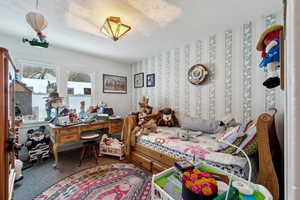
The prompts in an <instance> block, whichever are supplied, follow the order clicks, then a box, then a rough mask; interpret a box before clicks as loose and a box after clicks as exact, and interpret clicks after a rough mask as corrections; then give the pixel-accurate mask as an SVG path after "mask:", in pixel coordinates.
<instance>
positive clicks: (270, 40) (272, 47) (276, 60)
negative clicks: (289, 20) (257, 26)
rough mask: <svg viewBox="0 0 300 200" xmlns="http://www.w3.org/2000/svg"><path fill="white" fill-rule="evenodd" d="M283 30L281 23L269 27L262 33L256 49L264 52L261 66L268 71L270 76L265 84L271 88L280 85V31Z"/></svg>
mask: <svg viewBox="0 0 300 200" xmlns="http://www.w3.org/2000/svg"><path fill="white" fill-rule="evenodd" d="M282 30H283V26H281V25H275V26H271V27H269V28H267V29H266V30H265V31H264V32H263V33H262V34H261V36H260V39H259V41H258V43H257V46H256V49H257V50H258V51H261V52H262V53H261V57H262V61H261V62H260V64H259V66H260V67H261V68H264V70H265V71H267V72H268V78H267V79H266V80H265V81H264V82H263V85H264V86H265V87H267V88H269V89H270V88H275V87H277V86H279V85H280V78H279V75H278V72H277V69H278V68H279V67H280V45H281V44H280V32H281V31H282Z"/></svg>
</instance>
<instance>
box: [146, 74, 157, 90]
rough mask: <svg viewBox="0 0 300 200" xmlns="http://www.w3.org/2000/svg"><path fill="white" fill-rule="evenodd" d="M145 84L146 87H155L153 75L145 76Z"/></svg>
mask: <svg viewBox="0 0 300 200" xmlns="http://www.w3.org/2000/svg"><path fill="white" fill-rule="evenodd" d="M146 83H147V84H146V85H147V87H155V74H147V77H146Z"/></svg>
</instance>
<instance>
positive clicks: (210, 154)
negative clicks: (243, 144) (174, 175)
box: [137, 127, 247, 177]
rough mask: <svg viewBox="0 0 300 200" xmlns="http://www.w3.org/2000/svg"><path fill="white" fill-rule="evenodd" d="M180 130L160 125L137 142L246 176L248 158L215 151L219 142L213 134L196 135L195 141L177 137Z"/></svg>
mask: <svg viewBox="0 0 300 200" xmlns="http://www.w3.org/2000/svg"><path fill="white" fill-rule="evenodd" d="M178 131H182V130H181V129H180V128H164V127H159V129H158V133H151V134H149V135H141V136H139V137H138V138H137V142H138V143H139V144H141V145H144V146H146V147H148V148H151V149H154V150H155V151H159V152H163V153H166V154H169V155H171V156H173V157H176V158H181V159H185V160H192V159H194V158H196V159H200V160H203V161H205V162H207V163H208V164H211V165H213V166H216V167H219V168H222V169H223V170H225V171H229V172H234V173H235V174H236V175H238V176H240V177H243V176H245V173H246V172H245V169H247V161H246V159H245V158H242V157H239V156H233V155H231V154H226V153H220V152H215V151H216V150H217V148H218V142H217V140H215V139H214V138H212V136H211V135H207V134H202V135H201V136H197V137H194V139H193V141H182V140H181V139H179V138H177V132H178Z"/></svg>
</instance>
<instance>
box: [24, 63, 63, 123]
mask: <svg viewBox="0 0 300 200" xmlns="http://www.w3.org/2000/svg"><path fill="white" fill-rule="evenodd" d="M22 75H23V76H22V82H23V83H25V84H26V86H27V87H29V88H30V89H31V90H32V102H31V105H32V116H30V117H29V119H31V120H41V121H43V120H44V119H45V118H46V117H47V113H46V107H45V97H48V94H49V93H51V92H55V91H57V86H56V73H55V69H53V68H46V67H33V66H30V65H24V66H23V73H22ZM20 101H21V100H20ZM19 103H22V102H19Z"/></svg>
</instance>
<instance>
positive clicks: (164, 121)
mask: <svg viewBox="0 0 300 200" xmlns="http://www.w3.org/2000/svg"><path fill="white" fill-rule="evenodd" d="M157 125H158V126H168V127H173V126H177V127H178V126H179V123H178V120H177V118H176V116H175V112H174V111H173V110H172V109H171V108H165V109H163V110H160V111H159V118H158V120H157Z"/></svg>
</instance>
